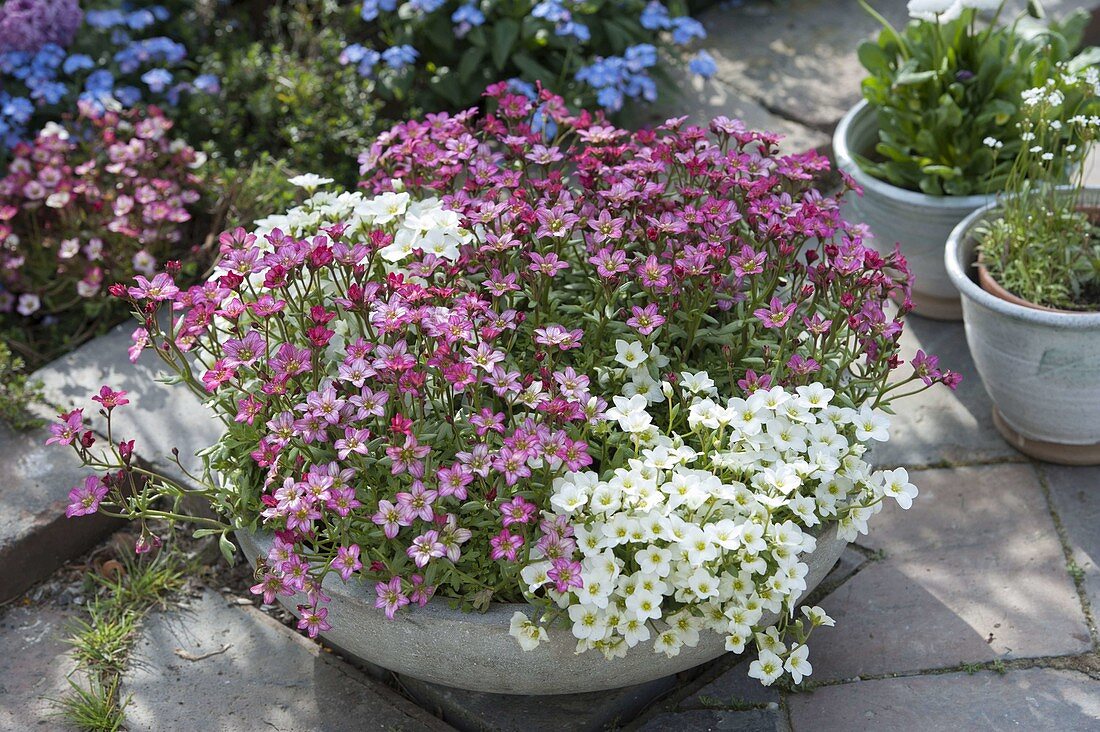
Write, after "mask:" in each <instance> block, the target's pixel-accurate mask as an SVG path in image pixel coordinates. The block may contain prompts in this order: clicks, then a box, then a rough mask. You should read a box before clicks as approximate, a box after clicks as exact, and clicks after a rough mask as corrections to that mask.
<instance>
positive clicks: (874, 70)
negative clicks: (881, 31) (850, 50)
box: [857, 41, 890, 76]
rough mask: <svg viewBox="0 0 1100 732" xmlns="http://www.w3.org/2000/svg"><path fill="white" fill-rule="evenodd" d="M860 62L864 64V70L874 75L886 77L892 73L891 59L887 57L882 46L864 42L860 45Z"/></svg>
mask: <svg viewBox="0 0 1100 732" xmlns="http://www.w3.org/2000/svg"><path fill="white" fill-rule="evenodd" d="M857 56H858V57H859V62H860V63H861V64H863V68H865V69H867V71H868V72H869V73H871V74H873V75H876V76H878V75H884V74H888V73H890V57H889V56H887V55H886V51H884V50H883V49H882V46H880V45H878V44H877V43H875V42H873V41H864V42H863V43H861V44H859V50H858V51H857Z"/></svg>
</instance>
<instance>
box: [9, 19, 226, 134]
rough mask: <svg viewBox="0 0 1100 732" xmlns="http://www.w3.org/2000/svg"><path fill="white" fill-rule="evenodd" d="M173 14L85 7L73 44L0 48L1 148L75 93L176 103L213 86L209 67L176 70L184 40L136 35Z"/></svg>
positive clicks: (71, 102) (98, 99)
mask: <svg viewBox="0 0 1100 732" xmlns="http://www.w3.org/2000/svg"><path fill="white" fill-rule="evenodd" d="M168 18H169V13H168V10H167V9H165V8H163V7H160V6H153V7H148V8H142V9H140V10H134V11H123V10H118V9H113V10H112V9H109V10H88V11H87V12H85V14H84V23H85V26H84V28H83V29H82V30H81V31H78V33H77V37H76V39H75V41H74V43H73V46H74V48H73V49H68V50H67V49H64V48H61V47H60V46H58V45H55V44H46V45H44V46H42V47H41V48H40V49H38V51H36V52H34V53H29V52H25V51H12V52H8V53H2V54H0V151H2V150H4V149H6V148H10V147H11V146H12V145H14V144H16V143H18V142H20V141H22V140H26V139H28V138H29V137H31V136H33V134H34V132H36V130H34V129H31V124H32V122H42V121H45V120H48V119H56V118H58V117H60V116H61V115H62V114H63V113H64V112H66V111H72V110H74V109H75V107H76V102H77V101H78V100H81V101H86V102H91V103H93V104H95V105H100V106H102V105H103V104H104V103H105V102H106V101H108V100H109V99H113V100H115V101H117V102H118V103H119V104H121V105H122V106H123V107H132V106H134V105H135V104H138V103H141V102H143V101H149V102H158V103H166V104H168V105H169V106H175V105H176V104H177V103H178V102H179V99H180V95H181V94H184V93H186V92H191V91H198V92H202V93H207V94H216V93H217V92H218V91H219V89H220V85H219V82H218V79H217V78H216V77H214V76H212V75H209V74H202V75H199V76H196V77H195V78H194V79H192V80H191V81H189V82H188V81H180V80H177V78H176V73H174V70H175V69H177V67H179V66H180V65H181V64H182V63H183V62H184V61H185V60H186V58H187V49H186V48H185V47H184V46H183V44H181V43H178V42H176V41H174V40H172V39H171V38H166V37H163V36H155V37H150V38H134V37H133V34H134V33H137V32H140V31H144V30H147V29H149V28H151V27H152V26H154V25H155V24H156V23H158V22H162V21H165V20H167V19H168ZM83 51H87V52H83ZM36 116H38V117H39V119H37V120H36V119H35V117H36Z"/></svg>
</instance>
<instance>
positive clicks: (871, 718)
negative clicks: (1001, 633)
mask: <svg viewBox="0 0 1100 732" xmlns="http://www.w3.org/2000/svg"><path fill="white" fill-rule="evenodd" d="M1098 688H1100V684H1098V682H1097V681H1096V680H1095V679H1091V678H1089V677H1088V676H1086V675H1084V674H1081V673H1076V672H1073V671H1058V670H1054V669H1042V668H1035V669H1025V670H1019V671H1009V672H1008V673H1007V674H1005V675H1003V676H1002V675H998V674H996V673H993V672H988V671H983V672H979V673H975V674H972V675H971V674H967V673H964V672H959V673H951V674H939V675H932V676H909V677H904V678H897V679H882V680H877V681H862V682H859V683H855V684H842V685H838V686H829V687H825V688H821V689H817V690H816V691H814V692H813V693H812V694H797V695H792V696H791V697H789V699H788V704H789V705H790V713H791V725H792V727H793V729H794V730H795V732H885V731H887V730H889V731H890V732H907V731H909V730H913V731H916V730H966V732H980V731H982V730H990V731H992V732H1004V730H1009V729H1018V730H1035V731H1038V730H1058V732H1089V731H1095V730H1097V729H1100V693H1097V690H1098Z"/></svg>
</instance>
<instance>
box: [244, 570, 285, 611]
mask: <svg viewBox="0 0 1100 732" xmlns="http://www.w3.org/2000/svg"><path fill="white" fill-rule="evenodd" d="M250 591H251V592H252V594H253V595H263V597H264V604H265V605H272V604H274V603H275V597H276V596H278V595H282V596H283V597H290V596H291V595H293V594H294V590H293V589H291V588H290V587H289V586H288V585H287V583H286V579H284V578H283V576H282V575H278V574H275V573H274V572H266V573H265V574H264V576H263V579H262V580H261V581H260V582H259V583H257V584H254V585H252V587H251V588H250Z"/></svg>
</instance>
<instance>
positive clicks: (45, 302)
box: [0, 101, 205, 366]
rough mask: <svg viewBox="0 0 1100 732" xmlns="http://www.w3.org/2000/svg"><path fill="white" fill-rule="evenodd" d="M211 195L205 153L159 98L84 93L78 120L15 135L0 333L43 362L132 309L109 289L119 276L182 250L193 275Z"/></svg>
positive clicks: (1, 215) (7, 181)
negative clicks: (179, 132) (185, 136)
mask: <svg viewBox="0 0 1100 732" xmlns="http://www.w3.org/2000/svg"><path fill="white" fill-rule="evenodd" d="M70 130H71V131H70ZM204 194H205V191H204V189H203V177H202V159H201V157H200V156H199V155H198V154H197V153H196V152H195V150H194V149H193V148H191V147H190V146H189V145H187V144H186V143H184V142H183V141H181V140H177V139H175V138H174V136H173V134H172V122H171V121H170V120H168V119H167V118H166V117H165V116H164V115H163V113H162V112H161V111H160V110H159V109H157V108H156V107H148V108H136V109H131V110H126V111H104V110H101V109H98V108H95V107H94V103H92V102H87V101H85V102H81V103H80V114H79V116H78V117H76V118H75V119H73V120H72V121H71V123H70V129H66V128H65V127H62V126H60V125H51V126H48V127H46V128H45V129H43V131H42V132H41V133H40V134H39V135H38V137H37V138H36V139H35V140H34V141H33V142H30V143H19V144H17V145H16V146H15V147H14V148H13V149H12V159H11V162H10V163H9V165H8V169H7V173H6V175H5V176H4V177H3V178H2V179H0V242H3V245H2V247H0V334H2V335H3V337H4V339H5V340H6V341H7V342H8V343H9V344H10V346H11V347H12V348H13V349H14V350H16V351H17V352H18V354H19V355H20V356H21V357H22V358H23V359H24V360H26V361H28V362H29V363H30V364H31V365H34V366H37V365H40V364H42V363H44V362H45V361H47V360H49V359H50V358H53V357H55V356H57V355H59V354H60V353H62V352H64V350H66V349H67V348H68V347H71V346H72V345H73V344H78V343H80V342H81V341H82V340H84V339H86V338H88V337H89V336H91V335H94V334H96V333H98V332H101V330H102V329H104V328H106V327H108V326H109V325H111V324H112V320H113V317H112V313H115V314H116V315H115V318H117V314H119V313H121V312H124V311H120V309H119V307H118V304H117V303H112V302H110V301H108V300H107V299H106V298H105V297H103V295H105V294H106V288H107V286H108V285H110V284H111V283H112V282H113V281H115V280H116V279H119V278H129V277H132V276H133V275H134V274H135V273H137V272H145V273H147V274H152V273H153V272H154V271H155V270H156V269H158V268H160V267H163V266H164V265H165V263H166V262H167V261H168V260H169V259H173V258H175V259H179V258H181V257H183V258H186V260H187V262H186V265H176V269H177V270H179V271H181V272H185V273H187V274H189V275H190V276H195V275H196V274H197V273H198V270H199V261H200V260H201V257H200V256H199V255H198V253H199V251H200V248H199V246H197V245H196V244H195V242H194V239H195V231H196V229H198V230H199V231H201V228H199V227H194V226H192V222H193V213H192V212H194V211H196V210H201V206H200V205H199V204H200V202H201V201H202V200H203V198H204ZM201 243H202V240H201V238H199V239H198V244H200V245H201Z"/></svg>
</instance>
